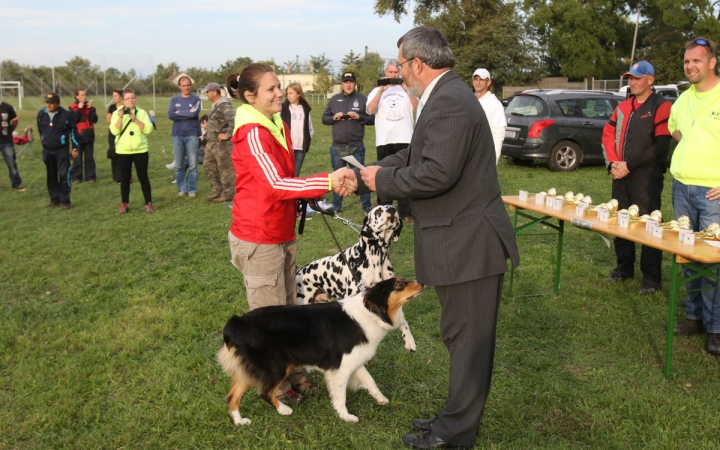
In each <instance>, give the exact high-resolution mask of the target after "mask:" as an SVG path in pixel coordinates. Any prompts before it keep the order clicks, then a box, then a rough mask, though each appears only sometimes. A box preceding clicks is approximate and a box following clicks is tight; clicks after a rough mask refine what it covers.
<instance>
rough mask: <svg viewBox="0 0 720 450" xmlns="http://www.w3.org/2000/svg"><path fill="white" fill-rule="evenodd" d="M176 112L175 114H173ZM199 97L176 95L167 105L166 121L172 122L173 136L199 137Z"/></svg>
mask: <svg viewBox="0 0 720 450" xmlns="http://www.w3.org/2000/svg"><path fill="white" fill-rule="evenodd" d="M175 111H177V114H176V113H175ZM199 116H200V97H198V96H196V95H192V94H190V96H189V97H188V98H183V96H182V95H176V96H175V97H173V98H172V99H171V100H170V105H168V119H170V120H172V121H173V126H172V135H173V136H200V134H202V133H200V120H199V119H198V117H199Z"/></svg>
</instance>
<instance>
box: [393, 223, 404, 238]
mask: <svg viewBox="0 0 720 450" xmlns="http://www.w3.org/2000/svg"><path fill="white" fill-rule="evenodd" d="M402 229H403V220H402V219H398V227H397V228H396V229H395V231H393V234H392V240H393V242H395V241H397V240H398V239H400V232H401V231H402Z"/></svg>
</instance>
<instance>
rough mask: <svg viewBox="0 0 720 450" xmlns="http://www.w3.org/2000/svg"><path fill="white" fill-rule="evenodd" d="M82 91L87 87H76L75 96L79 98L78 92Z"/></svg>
mask: <svg viewBox="0 0 720 450" xmlns="http://www.w3.org/2000/svg"><path fill="white" fill-rule="evenodd" d="M80 91H83V92H85V89H83V88H79V87H78V88H75V98H77V96H78V94H79V93H80Z"/></svg>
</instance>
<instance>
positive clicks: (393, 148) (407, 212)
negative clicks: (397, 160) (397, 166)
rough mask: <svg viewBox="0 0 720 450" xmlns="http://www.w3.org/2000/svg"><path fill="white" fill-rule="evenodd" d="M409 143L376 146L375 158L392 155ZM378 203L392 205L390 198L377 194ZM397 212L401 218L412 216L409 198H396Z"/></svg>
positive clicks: (379, 158)
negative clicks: (382, 197)
mask: <svg viewBox="0 0 720 450" xmlns="http://www.w3.org/2000/svg"><path fill="white" fill-rule="evenodd" d="M409 145H410V144H387V145H378V146H377V159H378V161H379V160H381V159H383V158H385V157H386V156H390V155H394V154H395V153H397V152H399V151H400V150H402V149H404V148H407V147H408V146H409ZM377 202H378V205H392V204H393V200H392V199H381V198H380V196H379V195H378V198H377ZM398 212H399V213H400V217H401V218H405V217H409V216H412V210H411V209H410V200H409V199H406V198H401V199H398Z"/></svg>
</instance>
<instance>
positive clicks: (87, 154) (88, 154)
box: [70, 142, 97, 181]
mask: <svg viewBox="0 0 720 450" xmlns="http://www.w3.org/2000/svg"><path fill="white" fill-rule="evenodd" d="M77 150H78V156H77V158H75V159H73V163H72V171H71V172H70V178H71V179H72V180H73V181H76V180H80V181H82V180H83V166H84V167H85V181H90V180H93V181H94V180H96V179H97V174H96V173H95V143H94V142H81V143H79V144H78V147H77Z"/></svg>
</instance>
